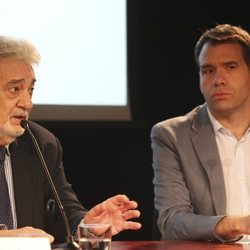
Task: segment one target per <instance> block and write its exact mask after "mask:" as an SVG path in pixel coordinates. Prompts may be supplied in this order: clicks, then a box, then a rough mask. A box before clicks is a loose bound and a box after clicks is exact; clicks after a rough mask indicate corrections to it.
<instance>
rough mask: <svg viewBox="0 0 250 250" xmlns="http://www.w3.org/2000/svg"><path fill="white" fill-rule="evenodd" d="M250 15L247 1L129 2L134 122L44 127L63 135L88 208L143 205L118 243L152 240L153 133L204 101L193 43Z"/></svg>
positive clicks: (249, 24)
mask: <svg viewBox="0 0 250 250" xmlns="http://www.w3.org/2000/svg"><path fill="white" fill-rule="evenodd" d="M249 10H250V1H249V0H245V1H242V0H238V1H237V2H235V1H229V0H225V1H222V0H215V1H211V0H210V1H208V0H207V1H202V0H197V1H194V0H192V1H190V0H189V1H184V0H183V1H177V0H166V1H165V0H163V1H160V0H141V1H138V0H128V12H129V33H128V35H129V84H130V86H129V90H130V99H131V106H132V112H133V121H132V122H45V121H43V122H40V124H42V125H44V126H45V127H47V128H48V129H49V130H51V131H52V132H54V133H55V135H56V136H58V137H59V139H60V141H61V143H62V146H63V149H64V166H65V171H66V174H67V176H68V180H69V181H70V182H71V183H72V184H73V189H74V190H75V192H76V193H77V195H78V197H79V199H80V200H81V201H82V203H83V204H84V206H85V207H87V208H91V207H92V206H93V205H95V204H97V203H99V202H101V201H103V200H104V199H106V198H108V197H109V196H112V195H114V194H118V193H125V194H127V195H128V196H129V197H130V198H132V199H135V200H137V201H138V203H139V208H140V210H141V212H142V216H141V218H140V219H139V221H141V222H142V224H143V227H142V229H141V230H140V231H138V232H131V231H130V232H123V233H121V234H120V235H118V236H116V237H114V239H122V240H127V239H128V240H129V239H130V240H135V239H137V240H145V239H151V218H152V210H153V186H152V178H153V173H152V167H151V157H152V153H151V149H150V140H149V134H150V129H151V127H152V125H153V124H154V123H156V122H158V121H160V120H163V119H166V118H169V117H172V116H176V115H181V114H184V113H186V112H188V111H189V110H190V109H191V108H193V107H194V106H196V105H198V104H200V103H202V102H203V98H202V96H201V94H200V92H199V87H198V75H197V69H196V66H195V63H194V59H193V48H194V45H195V42H196V40H197V39H198V37H199V36H200V34H201V31H203V30H204V29H205V28H209V27H212V26H214V24H215V23H226V22H229V23H232V24H235V25H242V26H243V27H244V28H246V29H248V30H249V31H250V15H249Z"/></svg>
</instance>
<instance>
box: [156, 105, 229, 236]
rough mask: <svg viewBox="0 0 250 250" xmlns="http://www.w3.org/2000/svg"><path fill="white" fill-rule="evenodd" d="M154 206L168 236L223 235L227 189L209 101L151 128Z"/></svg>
mask: <svg viewBox="0 0 250 250" xmlns="http://www.w3.org/2000/svg"><path fill="white" fill-rule="evenodd" d="M151 140H152V149H153V168H154V181H153V182H154V191H155V208H156V209H157V211H158V213H159V218H158V226H159V229H160V231H161V234H162V237H163V239H171V240H181V239H188V240H194V239H195V240H197V239H200V240H218V239H217V237H216V236H215V234H214V227H215V225H216V223H217V222H218V221H219V220H220V219H221V218H222V217H223V216H224V215H225V213H226V191H225V184H224V177H223V171H222V166H221V161H220V156H219V151H218V148H217V144H216V140H215V135H214V130H213V127H212V124H211V122H210V119H209V117H208V114H207V109H206V105H203V106H200V107H197V108H195V109H194V110H193V111H191V112H190V113H188V114H187V115H185V116H180V117H176V118H172V119H168V120H166V121H163V122H160V123H158V124H157V125H155V126H154V127H153V129H152V132H151Z"/></svg>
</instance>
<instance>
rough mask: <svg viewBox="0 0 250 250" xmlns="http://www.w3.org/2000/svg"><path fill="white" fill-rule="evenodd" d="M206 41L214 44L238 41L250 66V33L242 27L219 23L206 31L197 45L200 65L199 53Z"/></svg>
mask: <svg viewBox="0 0 250 250" xmlns="http://www.w3.org/2000/svg"><path fill="white" fill-rule="evenodd" d="M205 43H209V44H212V45H216V44H222V43H238V44H240V45H241V47H242V51H243V57H244V59H245V62H246V64H247V65H248V67H249V68H250V35H249V33H248V32H247V31H246V30H244V29H243V28H241V27H238V26H233V25H230V24H219V25H217V26H215V27H214V28H211V29H208V30H207V31H205V32H204V33H203V34H202V36H201V37H200V39H199V40H198V42H197V43H196V46H195V52H194V54H195V61H196V63H197V65H198V67H199V66H200V65H199V55H200V53H201V50H202V47H203V46H204V44H205Z"/></svg>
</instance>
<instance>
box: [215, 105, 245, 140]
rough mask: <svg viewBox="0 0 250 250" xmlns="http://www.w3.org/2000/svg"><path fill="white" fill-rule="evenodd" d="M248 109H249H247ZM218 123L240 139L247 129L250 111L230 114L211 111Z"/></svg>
mask: <svg viewBox="0 0 250 250" xmlns="http://www.w3.org/2000/svg"><path fill="white" fill-rule="evenodd" d="M249 110H250V109H249ZM211 113H212V115H213V116H214V117H215V119H216V120H217V121H219V122H220V124H221V125H222V126H223V127H224V128H226V129H229V130H230V131H231V133H232V134H233V135H234V136H235V137H236V138H237V139H238V140H240V139H241V138H242V137H243V136H244V135H245V133H246V131H247V130H248V128H249V126H250V111H248V112H247V113H244V114H238V113H232V114H221V113H220V114H219V115H218V114H216V113H214V112H211Z"/></svg>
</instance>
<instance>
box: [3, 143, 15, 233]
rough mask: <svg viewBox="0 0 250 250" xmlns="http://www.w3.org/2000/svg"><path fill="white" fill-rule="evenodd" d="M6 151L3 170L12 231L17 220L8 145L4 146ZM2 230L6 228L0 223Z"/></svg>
mask: <svg viewBox="0 0 250 250" xmlns="http://www.w3.org/2000/svg"><path fill="white" fill-rule="evenodd" d="M6 149H7V154H6V157H5V162H4V170H5V176H6V181H7V184H8V189H9V196H10V205H11V211H12V218H13V229H15V228H17V218H16V206H15V194H14V185H13V177H12V168H11V161H10V152H9V145H7V146H6ZM3 229H6V227H5V225H3V224H1V222H0V230H3Z"/></svg>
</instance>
